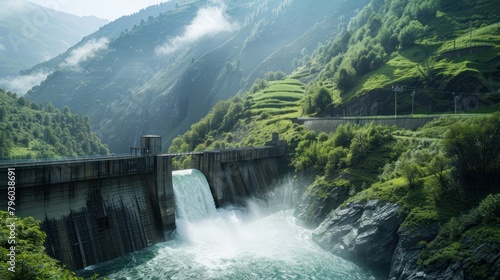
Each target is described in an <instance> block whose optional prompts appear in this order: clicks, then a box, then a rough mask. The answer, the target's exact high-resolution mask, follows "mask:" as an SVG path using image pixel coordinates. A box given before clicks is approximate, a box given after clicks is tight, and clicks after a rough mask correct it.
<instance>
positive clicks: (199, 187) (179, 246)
mask: <svg viewBox="0 0 500 280" xmlns="http://www.w3.org/2000/svg"><path fill="white" fill-rule="evenodd" d="M172 176H173V178H172V179H173V182H174V184H173V188H174V193H175V194H176V195H175V204H176V206H175V208H176V221H177V229H176V231H175V234H174V238H173V239H172V240H170V241H167V242H162V243H159V244H157V245H155V246H152V247H148V248H146V249H143V250H140V251H137V252H134V253H132V254H130V255H127V256H124V257H122V258H119V259H116V260H113V261H110V262H106V263H103V264H97V265H95V266H92V267H89V268H87V269H86V270H85V271H83V272H82V273H83V276H90V275H92V274H94V273H98V274H99V275H100V276H103V277H107V278H109V279H204V280H206V279H207V280H210V279H217V280H219V279H222V280H224V279H278V278H280V279H311V278H313V279H329V280H335V279H338V280H340V279H342V280H343V279H359V280H364V279H375V278H373V277H372V276H371V275H370V274H369V273H367V272H366V271H364V270H362V269H360V268H359V267H357V266H356V265H354V264H352V263H350V262H347V261H345V260H343V259H340V258H338V257H335V256H333V255H331V254H329V253H328V252H325V251H323V250H322V249H321V248H320V247H319V246H318V245H316V244H315V243H314V242H312V240H311V236H312V234H311V230H308V229H305V228H302V227H299V226H297V224H296V223H295V219H294V218H293V216H292V211H291V210H289V209H291V207H293V206H292V205H288V206H289V208H288V210H280V211H275V210H274V209H272V207H271V208H270V207H268V206H265V205H266V204H265V203H264V204H262V203H260V202H261V200H263V199H264V200H267V199H268V197H267V195H263V196H261V198H260V199H259V200H257V201H256V200H254V199H252V198H248V199H247V202H248V204H250V205H254V208H255V207H257V208H258V209H254V210H255V211H252V210H251V209H249V208H246V207H234V206H226V207H221V208H215V202H214V198H213V197H212V194H211V192H210V186H209V185H208V181H207V180H206V179H205V176H204V174H203V173H201V172H200V171H198V170H193V169H191V170H181V171H175V172H173V174H172ZM292 190H293V185H291V184H290V183H288V184H284V185H282V186H277V188H276V189H275V191H276V192H283V193H290V192H291V191H292ZM272 197H276V195H275V194H274V195H272ZM278 197H286V196H278ZM274 202H276V203H279V204H287V203H288V202H287V201H286V200H284V201H281V202H279V201H274ZM198 204H200V205H201V206H200V207H198ZM255 205H258V206H255Z"/></svg>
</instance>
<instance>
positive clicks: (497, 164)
mask: <svg viewBox="0 0 500 280" xmlns="http://www.w3.org/2000/svg"><path fill="white" fill-rule="evenodd" d="M444 146H445V149H446V152H447V154H448V156H449V157H450V158H451V159H452V160H454V163H455V165H456V167H457V171H458V174H459V176H460V178H461V179H462V180H463V181H464V183H465V184H466V185H467V186H469V187H471V186H475V188H476V189H477V188H478V187H479V186H480V185H483V184H485V183H495V182H496V181H498V180H499V179H498V173H499V172H500V113H498V112H497V113H495V114H493V115H492V116H490V117H488V118H486V119H474V120H469V121H468V122H463V123H457V124H455V125H454V126H452V127H451V128H450V130H449V131H448V132H447V133H446V135H445V138H444Z"/></svg>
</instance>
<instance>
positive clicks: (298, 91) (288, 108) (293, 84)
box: [249, 79, 305, 119]
mask: <svg viewBox="0 0 500 280" xmlns="http://www.w3.org/2000/svg"><path fill="white" fill-rule="evenodd" d="M268 83H269V86H268V87H266V88H264V89H262V90H259V91H257V92H256V93H255V94H252V95H251V96H250V97H249V99H250V100H251V102H252V106H251V112H252V115H260V116H263V117H264V116H266V115H267V114H269V117H270V118H275V119H293V118H297V117H299V116H300V115H301V114H302V109H301V106H300V100H301V99H302V97H303V96H304V92H305V90H304V84H303V83H301V82H300V81H298V80H295V79H285V80H279V81H271V82H268Z"/></svg>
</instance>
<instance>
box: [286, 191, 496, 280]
mask: <svg viewBox="0 0 500 280" xmlns="http://www.w3.org/2000/svg"><path fill="white" fill-rule="evenodd" d="M325 201H327V199H326V200H325ZM303 202H306V203H307V202H310V201H308V200H303ZM325 207H326V206H325ZM307 209H308V207H306V206H305V205H304V204H302V205H300V206H299V207H298V208H297V210H296V213H295V215H296V216H297V217H298V219H299V220H303V219H304V218H310V219H311V220H310V222H307V221H303V222H304V224H309V225H312V224H314V222H315V221H316V220H317V219H318V217H319V216H321V215H319V214H318V213H316V215H314V214H313V215H311V214H307V213H306V211H308V210H307ZM318 209H320V210H318V211H319V212H321V209H325V208H324V207H320V208H318ZM309 211H310V210H309ZM404 219H405V217H404V215H403V214H402V211H401V207H400V206H398V205H397V204H394V203H388V202H383V201H380V200H368V201H354V202H350V203H348V204H346V205H343V206H340V207H337V208H335V209H334V210H332V211H331V212H330V213H329V214H328V215H327V216H326V217H325V218H324V220H323V221H322V222H321V223H320V224H319V226H317V227H316V228H315V230H314V232H313V240H314V241H315V242H317V243H318V244H319V245H320V246H321V247H322V248H323V249H325V250H326V251H329V252H331V253H333V254H335V255H338V256H340V257H342V258H345V259H347V260H350V261H352V262H354V263H357V264H358V265H360V266H362V267H364V268H367V269H369V270H370V271H372V272H373V273H374V274H375V275H377V276H379V277H380V278H382V279H391V280H402V279H499V278H500V246H499V245H500V244H498V243H496V242H480V243H478V242H476V241H477V240H474V239H473V238H472V237H469V238H467V239H465V241H464V242H463V244H462V245H461V246H462V250H463V251H464V252H467V254H463V255H461V256H457V258H456V259H455V260H454V261H441V262H433V263H431V264H427V265H424V266H423V265H421V264H419V258H420V254H421V252H422V251H423V250H424V248H425V246H426V244H427V243H428V242H430V241H432V240H434V239H435V238H436V236H437V234H438V232H439V228H440V225H439V224H434V225H427V226H422V227H420V228H417V229H406V228H404V227H403V226H402V223H403V221H404Z"/></svg>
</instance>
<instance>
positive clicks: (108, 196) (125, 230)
mask: <svg viewBox="0 0 500 280" xmlns="http://www.w3.org/2000/svg"><path fill="white" fill-rule="evenodd" d="M143 138H145V140H148V141H149V142H147V141H146V142H147V143H146V144H144V145H142V146H141V147H139V148H132V149H131V156H126V157H102V158H94V159H72V160H60V161H43V162H25V163H17V162H12V163H10V165H8V164H9V163H6V164H2V165H0V205H3V206H2V208H3V209H2V210H4V211H5V210H7V199H8V197H9V195H11V194H10V193H8V186H10V185H9V183H10V184H12V182H14V183H15V201H14V202H15V215H16V216H17V217H21V218H22V217H28V216H31V217H33V218H34V219H35V220H40V221H41V229H42V230H43V231H45V233H46V234H47V239H46V244H45V246H46V250H47V253H48V254H49V255H51V256H52V257H54V258H55V259H57V260H59V261H61V262H63V263H64V264H66V265H67V267H68V268H70V269H73V270H76V269H80V268H83V267H86V266H89V265H92V264H96V263H100V262H104V261H108V260H112V259H115V258H117V257H121V256H123V255H125V254H127V253H130V252H134V251H136V250H139V249H142V248H145V247H148V246H151V245H154V244H156V243H158V242H162V241H166V240H168V239H170V238H171V236H172V232H173V230H175V200H174V191H173V182H172V171H173V170H172V158H173V157H175V156H179V155H173V154H159V153H160V152H161V147H159V144H158V143H157V142H159V141H156V139H158V138H159V136H156V135H146V136H143ZM155 141H156V142H155ZM285 152H286V142H285V141H280V140H279V139H278V136H277V134H275V135H273V139H272V140H271V141H269V142H267V143H266V147H258V148H242V149H232V150H219V151H206V152H202V153H199V152H196V153H188V154H190V155H191V156H192V165H193V168H197V169H199V170H201V171H202V172H203V173H204V175H205V177H206V178H207V179H208V182H209V183H210V189H211V193H212V195H213V197H214V200H215V202H216V204H217V206H222V205H223V204H225V203H236V202H239V201H240V200H241V199H244V198H246V197H249V196H258V195H259V194H264V193H265V192H266V191H267V190H269V189H270V188H271V186H272V184H273V183H274V182H275V180H276V179H277V178H279V175H280V174H282V173H283V172H284V171H283V170H284V168H286V166H287V163H286V161H285V160H284V155H285ZM9 170H11V171H13V172H14V174H15V175H14V177H13V178H9V177H8V176H7V174H8V171H9Z"/></svg>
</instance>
